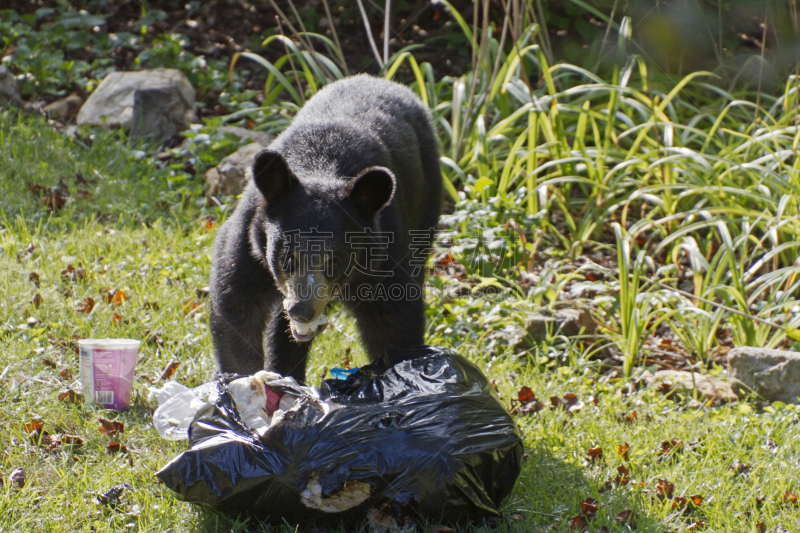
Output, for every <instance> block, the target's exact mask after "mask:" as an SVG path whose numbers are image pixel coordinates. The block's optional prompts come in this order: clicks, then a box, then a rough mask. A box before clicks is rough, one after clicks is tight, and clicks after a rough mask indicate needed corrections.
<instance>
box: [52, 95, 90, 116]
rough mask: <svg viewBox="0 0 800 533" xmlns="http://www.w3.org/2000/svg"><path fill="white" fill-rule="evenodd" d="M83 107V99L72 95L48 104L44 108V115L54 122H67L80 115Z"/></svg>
mask: <svg viewBox="0 0 800 533" xmlns="http://www.w3.org/2000/svg"><path fill="white" fill-rule="evenodd" d="M82 105H83V98H81V97H80V96H78V95H77V94H71V95H69V96H67V97H66V98H63V99H61V100H56V101H55V102H53V103H51V104H47V105H46V106H44V107H43V108H42V113H44V114H45V115H46V116H47V117H48V118H52V119H53V120H58V121H60V122H66V121H68V120H69V119H71V118H72V117H74V116H75V115H77V114H78V111H79V110H80V108H81V106H82Z"/></svg>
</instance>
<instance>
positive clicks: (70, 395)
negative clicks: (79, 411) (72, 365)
mask: <svg viewBox="0 0 800 533" xmlns="http://www.w3.org/2000/svg"><path fill="white" fill-rule="evenodd" d="M58 399H59V401H62V402H70V403H80V402H82V401H83V395H82V394H81V393H79V392H75V391H74V390H72V389H67V390H65V391H63V392H61V393H59V395H58Z"/></svg>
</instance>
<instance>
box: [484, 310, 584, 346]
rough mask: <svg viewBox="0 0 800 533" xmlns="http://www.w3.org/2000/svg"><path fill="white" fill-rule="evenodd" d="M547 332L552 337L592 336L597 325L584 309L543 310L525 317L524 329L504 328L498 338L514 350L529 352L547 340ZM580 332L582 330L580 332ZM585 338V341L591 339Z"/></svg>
mask: <svg viewBox="0 0 800 533" xmlns="http://www.w3.org/2000/svg"><path fill="white" fill-rule="evenodd" d="M548 330H549V332H550V334H552V335H564V336H566V337H576V336H578V335H587V336H589V337H591V336H593V335H594V334H595V333H596V332H597V325H596V324H595V322H594V320H592V314H591V313H590V312H589V311H588V310H586V309H559V310H557V311H550V310H546V309H543V310H542V311H539V312H537V313H531V314H529V315H527V316H526V317H525V327H524V328H520V327H517V326H510V327H506V329H504V330H503V331H501V332H499V333H498V336H500V337H501V338H504V339H506V340H507V341H508V342H509V343H510V344H511V345H512V346H514V349H515V350H529V349H530V348H531V347H532V342H533V343H538V342H542V341H544V340H546V339H547V335H548ZM581 330H583V331H582V332H581ZM589 337H587V340H589V341H591V340H592V339H591V338H589Z"/></svg>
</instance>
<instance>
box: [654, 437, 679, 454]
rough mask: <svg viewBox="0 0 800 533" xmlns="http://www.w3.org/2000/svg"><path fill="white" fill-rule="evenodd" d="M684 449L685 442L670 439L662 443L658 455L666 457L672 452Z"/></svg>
mask: <svg viewBox="0 0 800 533" xmlns="http://www.w3.org/2000/svg"><path fill="white" fill-rule="evenodd" d="M682 447H683V441H680V440H678V439H670V440H664V441H661V446H660V447H659V450H658V453H659V455H666V454H668V453H670V452H672V451H676V452H677V451H679V450H680V449H681V448H682Z"/></svg>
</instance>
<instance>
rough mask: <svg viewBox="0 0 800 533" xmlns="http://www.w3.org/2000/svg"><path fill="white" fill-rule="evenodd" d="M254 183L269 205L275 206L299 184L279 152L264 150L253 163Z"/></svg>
mask: <svg viewBox="0 0 800 533" xmlns="http://www.w3.org/2000/svg"><path fill="white" fill-rule="evenodd" d="M253 181H254V182H255V183H256V187H258V190H260V191H261V194H263V195H264V199H265V200H266V201H267V205H275V204H276V203H278V202H279V201H280V200H281V198H283V197H284V196H285V195H286V193H288V192H289V191H290V190H291V189H292V188H293V187H294V186H295V185H297V184H298V183H299V182H298V181H297V178H296V177H295V176H294V174H292V171H291V170H289V165H288V164H287V163H286V160H285V159H284V158H283V156H282V155H281V154H279V153H278V152H273V151H271V150H264V151H263V152H259V154H258V155H256V160H255V162H254V163H253Z"/></svg>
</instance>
